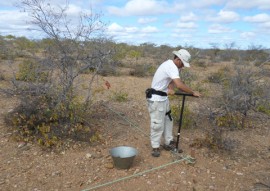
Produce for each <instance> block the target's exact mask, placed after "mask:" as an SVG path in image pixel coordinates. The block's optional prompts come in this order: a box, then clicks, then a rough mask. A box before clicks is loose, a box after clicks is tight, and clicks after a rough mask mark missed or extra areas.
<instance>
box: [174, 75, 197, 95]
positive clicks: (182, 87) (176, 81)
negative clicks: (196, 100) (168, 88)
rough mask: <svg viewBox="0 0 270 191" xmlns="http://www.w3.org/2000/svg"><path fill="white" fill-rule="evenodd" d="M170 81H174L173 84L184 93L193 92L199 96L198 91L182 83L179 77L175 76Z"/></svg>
mask: <svg viewBox="0 0 270 191" xmlns="http://www.w3.org/2000/svg"><path fill="white" fill-rule="evenodd" d="M172 82H173V83H174V85H175V86H176V87H177V88H178V89H180V90H182V91H184V92H186V93H190V94H193V95H194V96H195V97H200V96H201V94H200V93H199V92H197V91H193V90H192V89H191V88H190V87H188V86H187V85H186V84H184V82H182V80H181V79H180V78H175V79H173V80H172Z"/></svg>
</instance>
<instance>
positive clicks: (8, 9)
mask: <svg viewBox="0 0 270 191" xmlns="http://www.w3.org/2000/svg"><path fill="white" fill-rule="evenodd" d="M16 2H18V1H15V0H9V1H5V2H4V1H1V2H0V35H8V34H12V35H15V36H26V37H28V38H39V37H40V36H41V34H39V33H37V32H36V31H29V30H27V29H29V28H32V27H31V26H30V25H29V24H27V19H28V17H27V15H26V13H22V12H20V10H19V9H18V8H17V7H16V6H15V3H16ZM52 2H53V3H55V4H62V5H63V2H65V1H64V0H54V1H51V3H52ZM91 8H92V9H93V10H94V11H95V12H97V13H102V15H103V16H102V20H103V21H105V22H106V23H108V26H107V31H106V33H107V34H108V36H113V39H114V40H115V41H116V42H126V43H130V44H136V45H137V44H141V43H154V44H156V45H162V44H166V45H171V46H177V45H182V46H185V45H188V46H194V47H199V48H208V47H211V45H213V44H216V45H218V46H219V47H220V48H224V47H225V46H226V45H228V44H231V43H235V45H236V47H239V48H243V49H245V48H248V46H251V45H255V46H259V45H261V46H263V47H265V48H270V43H269V42H270V40H269V39H270V38H269V36H270V1H269V0H248V1H247V0H227V1H226V0H188V1H184V0H182V1H181V0H91V1H90V0H88V1H86V0H69V10H68V12H67V13H68V14H73V15H76V14H77V15H79V13H80V12H81V11H90V9H91Z"/></svg>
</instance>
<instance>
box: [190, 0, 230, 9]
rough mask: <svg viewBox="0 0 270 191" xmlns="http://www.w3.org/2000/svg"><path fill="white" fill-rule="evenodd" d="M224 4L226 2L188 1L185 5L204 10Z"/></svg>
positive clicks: (208, 0) (212, 0) (210, 0)
mask: <svg viewBox="0 0 270 191" xmlns="http://www.w3.org/2000/svg"><path fill="white" fill-rule="evenodd" d="M224 2H226V0H200V1H198V0H189V1H188V2H187V3H188V4H190V5H191V6H192V7H197V8H204V7H210V6H213V5H222V4H223V3H224Z"/></svg>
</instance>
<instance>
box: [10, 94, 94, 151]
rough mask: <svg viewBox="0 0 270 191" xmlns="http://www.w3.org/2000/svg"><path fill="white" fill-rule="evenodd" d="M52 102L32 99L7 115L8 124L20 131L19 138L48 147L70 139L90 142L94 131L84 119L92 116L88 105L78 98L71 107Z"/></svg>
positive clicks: (43, 97) (45, 99) (47, 98)
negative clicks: (86, 106) (87, 108)
mask: <svg viewBox="0 0 270 191" xmlns="http://www.w3.org/2000/svg"><path fill="white" fill-rule="evenodd" d="M26 99H27V98H26ZM51 99H52V98H51V97H48V96H38V97H35V98H33V97H31V100H28V101H27V102H22V103H21V104H20V105H19V106H18V107H17V108H16V109H15V110H14V111H12V112H11V113H9V114H8V115H6V117H5V121H6V123H7V124H9V125H11V126H13V127H15V128H16V130H17V132H18V133H17V135H16V139H18V140H24V141H27V142H29V141H32V142H37V143H38V144H40V145H42V146H45V147H46V148H51V147H53V146H60V145H61V144H62V141H63V140H64V139H66V138H71V139H76V140H79V141H88V142H90V141H91V136H93V135H94V131H90V128H89V125H88V123H86V122H85V120H84V119H85V116H86V115H90V113H89V112H88V111H86V110H85V106H84V105H83V104H81V103H80V102H78V101H77V100H76V99H74V100H73V102H72V104H71V105H69V107H66V104H65V103H61V104H58V105H56V106H53V105H52V104H51ZM78 134H81V135H83V136H81V137H79V136H78ZM87 139H88V140H87Z"/></svg>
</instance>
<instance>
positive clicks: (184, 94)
mask: <svg viewBox="0 0 270 191" xmlns="http://www.w3.org/2000/svg"><path fill="white" fill-rule="evenodd" d="M174 95H180V96H183V99H182V107H181V112H180V117H179V127H178V132H177V141H176V147H175V149H174V150H173V152H175V153H182V152H183V150H182V149H179V139H180V131H181V126H182V119H183V113H184V107H185V99H186V96H193V94H190V93H186V92H180V91H177V92H175V94H174ZM193 97H194V96H193Z"/></svg>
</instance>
